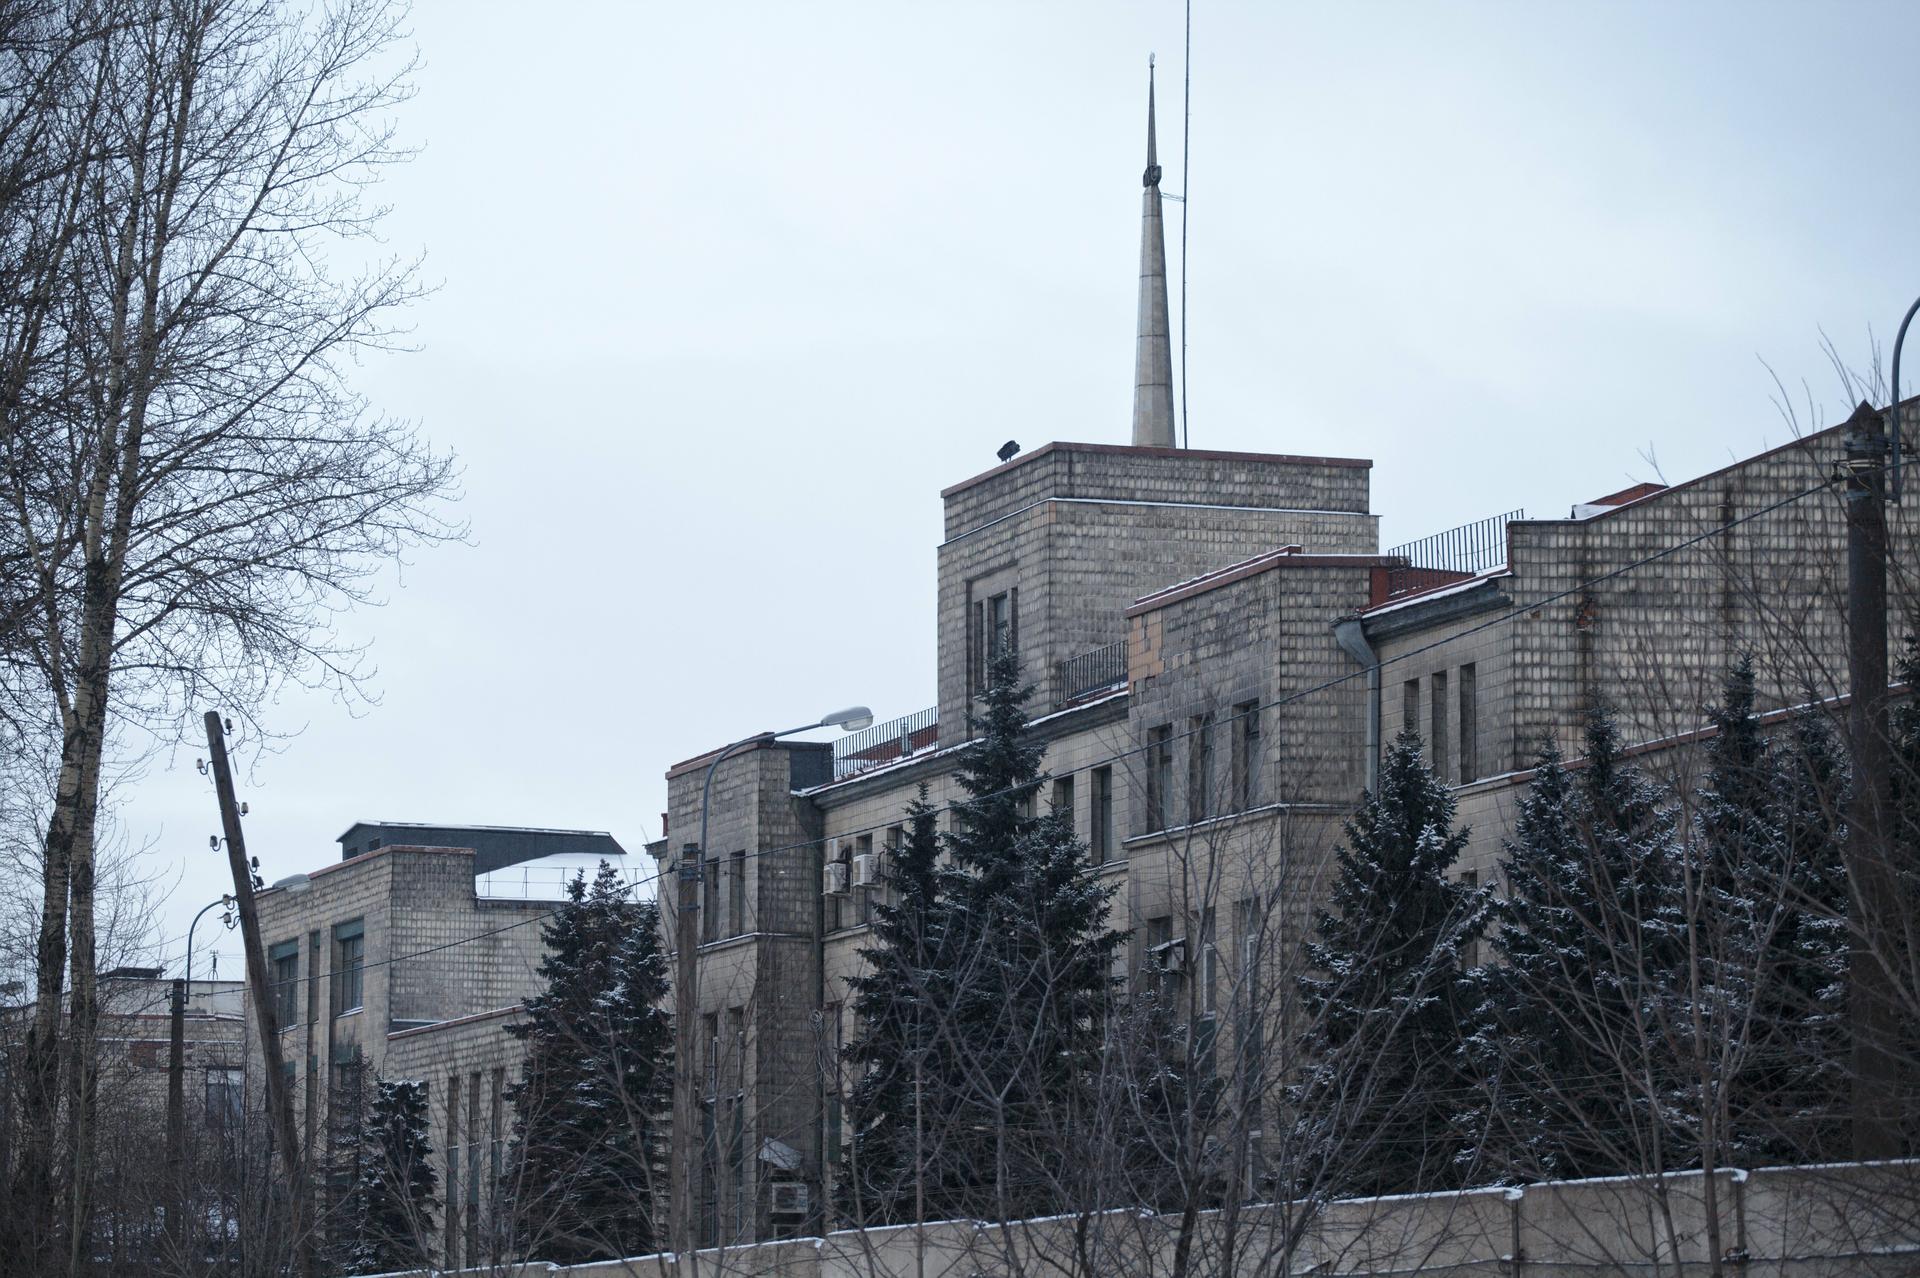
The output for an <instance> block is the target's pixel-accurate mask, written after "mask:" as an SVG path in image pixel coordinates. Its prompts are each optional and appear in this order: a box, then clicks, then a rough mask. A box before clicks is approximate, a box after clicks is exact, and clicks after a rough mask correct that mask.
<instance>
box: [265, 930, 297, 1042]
mask: <svg viewBox="0 0 1920 1278" xmlns="http://www.w3.org/2000/svg"><path fill="white" fill-rule="evenodd" d="M267 976H268V979H269V980H271V981H272V982H273V1020H274V1024H275V1025H276V1026H277V1027H278V1028H280V1029H286V1028H287V1027H288V1026H289V1025H292V1024H294V1023H295V1022H296V1021H298V1020H299V1017H300V942H299V941H282V942H280V943H279V944H278V945H276V946H274V947H272V948H271V949H269V950H268V951H267Z"/></svg>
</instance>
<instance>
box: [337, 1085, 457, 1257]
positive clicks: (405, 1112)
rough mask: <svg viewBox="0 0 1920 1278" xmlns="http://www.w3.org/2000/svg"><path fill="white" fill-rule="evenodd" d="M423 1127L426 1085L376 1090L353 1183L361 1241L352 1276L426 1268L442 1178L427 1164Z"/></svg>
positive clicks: (428, 1142)
mask: <svg viewBox="0 0 1920 1278" xmlns="http://www.w3.org/2000/svg"><path fill="white" fill-rule="evenodd" d="M427 1122H428V1113H427V1089H426V1085H425V1084H424V1083H419V1082H411V1081H405V1080H403V1081H399V1082H391V1083H389V1082H384V1081H381V1082H378V1083H377V1084H376V1085H375V1087H374V1089H373V1103H372V1105H371V1107H370V1108H369V1113H368V1128H367V1131H366V1133H365V1135H364V1137H363V1139H362V1140H361V1142H360V1154H359V1158H358V1160H357V1162H358V1167H357V1168H356V1174H355V1180H354V1195H355V1198H356V1200H357V1202H356V1204H355V1210H354V1212H353V1215H354V1217H355V1222H356V1224H357V1225H358V1227H359V1238H358V1239H357V1241H356V1245H355V1247H354V1248H353V1251H352V1254H351V1265H352V1268H351V1270H350V1272H352V1273H361V1274H378V1273H391V1272H393V1271H395V1270H402V1269H416V1268H421V1267H424V1266H425V1265H427V1264H428V1263H429V1261H430V1259H431V1250H432V1249H431V1240H432V1239H433V1236H434V1230H433V1218H434V1211H435V1210H436V1208H437V1206H438V1199H437V1198H436V1191H437V1190H438V1189H439V1182H440V1178H439V1176H438V1174H437V1173H435V1171H434V1170H433V1164H432V1163H430V1162H429V1161H428V1159H429V1158H430V1157H431V1156H432V1154H433V1143H432V1141H431V1140H430V1139H429V1137H428V1135H427Z"/></svg>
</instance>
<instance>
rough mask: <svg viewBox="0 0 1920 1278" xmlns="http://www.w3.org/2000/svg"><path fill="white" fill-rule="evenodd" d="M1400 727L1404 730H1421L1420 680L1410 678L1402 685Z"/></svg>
mask: <svg viewBox="0 0 1920 1278" xmlns="http://www.w3.org/2000/svg"><path fill="white" fill-rule="evenodd" d="M1400 728H1401V730H1402V731H1404V732H1418V731H1420V681H1419V680H1418V679H1409V680H1407V681H1406V682H1405V683H1404V684H1402V685H1400Z"/></svg>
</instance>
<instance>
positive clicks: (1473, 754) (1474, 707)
mask: <svg viewBox="0 0 1920 1278" xmlns="http://www.w3.org/2000/svg"><path fill="white" fill-rule="evenodd" d="M1476 682H1477V680H1476V678H1475V675H1474V669H1473V666H1472V665H1470V664H1469V665H1464V666H1461V667H1460V780H1461V783H1462V784H1465V783H1466V782H1468V781H1475V780H1478V779H1479V777H1480V704H1479V689H1478V688H1477V687H1475V684H1476Z"/></svg>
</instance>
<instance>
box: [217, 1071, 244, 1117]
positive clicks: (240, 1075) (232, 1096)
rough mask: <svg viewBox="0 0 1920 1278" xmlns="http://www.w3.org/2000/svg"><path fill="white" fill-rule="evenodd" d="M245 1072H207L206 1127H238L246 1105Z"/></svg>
mask: <svg viewBox="0 0 1920 1278" xmlns="http://www.w3.org/2000/svg"><path fill="white" fill-rule="evenodd" d="M246 1094H247V1093H246V1071H245V1070H238V1069H226V1068H217V1069H210V1070H208V1071H207V1126H209V1127H226V1126H229V1125H238V1123H239V1122H240V1115H241V1113H242V1111H243V1110H244V1109H245V1104H246Z"/></svg>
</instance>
